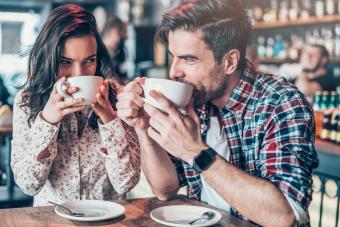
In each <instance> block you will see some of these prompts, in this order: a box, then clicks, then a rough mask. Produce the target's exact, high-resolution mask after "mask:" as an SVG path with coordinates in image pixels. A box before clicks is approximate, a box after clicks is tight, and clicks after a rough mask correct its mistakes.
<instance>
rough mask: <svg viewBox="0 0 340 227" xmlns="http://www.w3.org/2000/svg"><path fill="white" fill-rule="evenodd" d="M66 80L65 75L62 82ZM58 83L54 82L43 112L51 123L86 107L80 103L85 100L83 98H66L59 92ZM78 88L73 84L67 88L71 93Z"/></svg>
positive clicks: (42, 115)
mask: <svg viewBox="0 0 340 227" xmlns="http://www.w3.org/2000/svg"><path fill="white" fill-rule="evenodd" d="M65 80H66V78H65V77H63V78H61V79H60V81H61V82H63V81H65ZM56 84H57V83H55V84H54V86H53V90H52V92H51V94H50V97H49V99H48V101H47V103H46V105H45V107H44V109H43V111H42V113H41V117H42V118H43V119H44V120H45V121H47V122H49V123H51V124H57V123H59V122H60V121H61V120H62V119H63V118H64V117H65V116H66V115H68V114H70V113H74V112H77V111H80V110H82V109H84V106H83V105H80V104H81V103H82V102H83V100H82V98H76V99H64V97H62V96H61V95H60V94H59V93H58V91H57V88H56ZM77 90H78V89H77V88H76V87H72V86H71V87H69V88H67V90H66V93H68V94H70V95H71V94H73V93H74V92H76V91H77Z"/></svg>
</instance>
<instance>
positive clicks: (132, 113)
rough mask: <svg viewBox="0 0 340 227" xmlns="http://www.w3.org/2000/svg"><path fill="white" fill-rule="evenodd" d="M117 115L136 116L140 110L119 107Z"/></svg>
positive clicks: (123, 117)
mask: <svg viewBox="0 0 340 227" xmlns="http://www.w3.org/2000/svg"><path fill="white" fill-rule="evenodd" d="M117 115H118V117H120V118H121V119H127V118H135V117H138V115H139V111H138V110H135V109H118V110H117Z"/></svg>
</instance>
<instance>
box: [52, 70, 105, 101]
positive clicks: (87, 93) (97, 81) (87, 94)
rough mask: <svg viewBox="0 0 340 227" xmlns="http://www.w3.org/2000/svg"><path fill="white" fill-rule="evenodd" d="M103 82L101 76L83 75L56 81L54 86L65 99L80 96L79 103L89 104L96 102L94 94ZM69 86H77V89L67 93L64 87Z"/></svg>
mask: <svg viewBox="0 0 340 227" xmlns="http://www.w3.org/2000/svg"><path fill="white" fill-rule="evenodd" d="M102 84H103V77H100V76H92V75H84V76H72V77H69V78H67V80H66V81H58V82H57V84H56V88H57V91H58V93H59V94H60V95H61V96H63V97H64V98H65V99H68V98H82V99H83V103H82V104H81V105H91V104H92V103H96V102H97V98H96V94H97V93H99V92H100V87H101V85H102ZM70 86H74V87H77V88H78V90H77V91H76V92H75V93H73V94H67V93H66V89H67V88H68V87H70Z"/></svg>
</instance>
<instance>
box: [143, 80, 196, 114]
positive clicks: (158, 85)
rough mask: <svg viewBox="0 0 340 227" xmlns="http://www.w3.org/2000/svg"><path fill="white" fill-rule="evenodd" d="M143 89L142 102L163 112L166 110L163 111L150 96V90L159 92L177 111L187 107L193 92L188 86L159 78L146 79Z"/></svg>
mask: <svg viewBox="0 0 340 227" xmlns="http://www.w3.org/2000/svg"><path fill="white" fill-rule="evenodd" d="M143 89H144V96H145V99H144V101H145V102H146V103H148V104H150V105H152V106H154V107H156V108H157V109H160V110H163V111H166V110H164V109H163V107H162V106H161V105H160V104H159V103H158V102H157V101H156V100H155V99H153V98H152V97H151V96H150V94H149V93H150V91H151V90H155V91H158V92H161V93H162V94H163V95H164V96H165V97H166V98H167V99H169V100H170V101H171V102H172V103H173V104H174V105H175V106H176V108H177V109H181V108H184V107H186V106H187V105H188V103H189V101H190V98H191V96H192V91H193V87H192V86H191V85H189V84H185V83H182V82H178V81H174V80H167V79H159V78H147V79H146V80H145V83H144V86H143Z"/></svg>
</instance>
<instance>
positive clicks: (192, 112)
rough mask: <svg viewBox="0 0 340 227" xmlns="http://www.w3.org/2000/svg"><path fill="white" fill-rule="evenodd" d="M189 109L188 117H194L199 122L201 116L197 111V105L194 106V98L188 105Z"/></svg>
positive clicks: (187, 108)
mask: <svg viewBox="0 0 340 227" xmlns="http://www.w3.org/2000/svg"><path fill="white" fill-rule="evenodd" d="M186 110H187V114H188V117H190V118H191V119H193V120H194V121H195V122H196V123H198V124H199V118H198V116H197V114H196V112H195V107H194V99H193V98H192V99H191V100H190V102H189V104H188V106H187V107H186Z"/></svg>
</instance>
